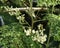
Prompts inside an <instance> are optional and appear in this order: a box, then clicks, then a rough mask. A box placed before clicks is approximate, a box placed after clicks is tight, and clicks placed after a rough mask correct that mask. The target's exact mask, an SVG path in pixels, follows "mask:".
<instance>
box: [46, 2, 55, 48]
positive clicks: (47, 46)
mask: <svg viewBox="0 0 60 48" xmlns="http://www.w3.org/2000/svg"><path fill="white" fill-rule="evenodd" d="M53 3H54V1H53ZM53 12H54V4H53V6H52V12H51V16H52V14H53ZM50 25H52V24H51V23H50ZM51 32H52V26H51V28H50V32H49V36H48V41H47V44H46V48H49V40H50V37H51Z"/></svg>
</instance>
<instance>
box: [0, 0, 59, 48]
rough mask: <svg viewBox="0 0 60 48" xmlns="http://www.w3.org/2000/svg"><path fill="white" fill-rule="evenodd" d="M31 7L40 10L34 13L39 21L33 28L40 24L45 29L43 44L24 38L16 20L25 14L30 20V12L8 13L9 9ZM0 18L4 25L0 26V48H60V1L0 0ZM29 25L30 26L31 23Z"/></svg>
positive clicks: (20, 26)
mask: <svg viewBox="0 0 60 48" xmlns="http://www.w3.org/2000/svg"><path fill="white" fill-rule="evenodd" d="M33 6H34V7H39V8H42V9H41V10H37V11H35V12H34V14H35V15H36V18H37V20H41V21H40V22H37V23H35V25H34V27H36V25H37V24H39V23H41V24H43V27H44V28H45V29H46V31H45V32H44V33H45V34H47V36H48V37H47V40H46V42H44V44H41V43H39V42H34V41H32V39H31V38H30V37H28V36H26V35H25V33H24V31H23V27H22V24H21V23H19V20H17V19H16V18H17V17H18V16H22V15H23V14H25V16H27V17H28V19H29V20H30V17H29V16H31V15H30V14H29V13H31V11H30V12H25V11H18V12H17V11H16V12H15V13H16V14H14V13H9V11H8V10H9V8H11V9H12V8H20V7H22V8H24V7H31V8H32V7H33ZM43 8H47V10H44V9H43ZM12 12H14V11H12ZM0 16H2V17H3V20H4V23H5V25H4V26H0V48H60V0H36V1H35V0H33V1H32V0H28V1H27V0H0ZM27 17H26V18H27ZM39 18H40V19H39ZM28 22H29V21H28ZM29 23H30V25H31V22H29Z"/></svg>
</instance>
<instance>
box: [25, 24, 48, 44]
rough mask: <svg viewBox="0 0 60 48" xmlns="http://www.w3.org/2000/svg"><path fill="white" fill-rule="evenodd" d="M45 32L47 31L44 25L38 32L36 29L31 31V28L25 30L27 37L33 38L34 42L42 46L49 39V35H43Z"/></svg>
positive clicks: (39, 27)
mask: <svg viewBox="0 0 60 48" xmlns="http://www.w3.org/2000/svg"><path fill="white" fill-rule="evenodd" d="M44 31H45V29H43V25H42V24H39V25H38V30H36V31H35V30H34V29H33V30H31V27H29V29H27V30H26V29H24V32H25V33H26V36H31V37H32V40H33V41H38V42H40V43H41V44H43V43H44V42H45V41H46V38H47V35H46V34H44V33H43V32H44ZM31 34H32V35H31Z"/></svg>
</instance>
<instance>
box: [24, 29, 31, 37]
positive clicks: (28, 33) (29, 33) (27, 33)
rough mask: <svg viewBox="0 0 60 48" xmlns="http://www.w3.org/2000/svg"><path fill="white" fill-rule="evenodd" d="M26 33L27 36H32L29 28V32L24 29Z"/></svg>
mask: <svg viewBox="0 0 60 48" xmlns="http://www.w3.org/2000/svg"><path fill="white" fill-rule="evenodd" d="M24 32H25V33H26V36H29V35H31V29H30V28H29V29H28V30H25V29H24Z"/></svg>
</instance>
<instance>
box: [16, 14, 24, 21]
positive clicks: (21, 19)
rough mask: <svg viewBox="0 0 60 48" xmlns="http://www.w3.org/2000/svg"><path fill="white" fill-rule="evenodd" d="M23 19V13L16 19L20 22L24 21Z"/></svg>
mask: <svg viewBox="0 0 60 48" xmlns="http://www.w3.org/2000/svg"><path fill="white" fill-rule="evenodd" d="M24 19H25V17H24V14H23V15H21V16H18V17H17V20H19V21H20V22H24Z"/></svg>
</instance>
